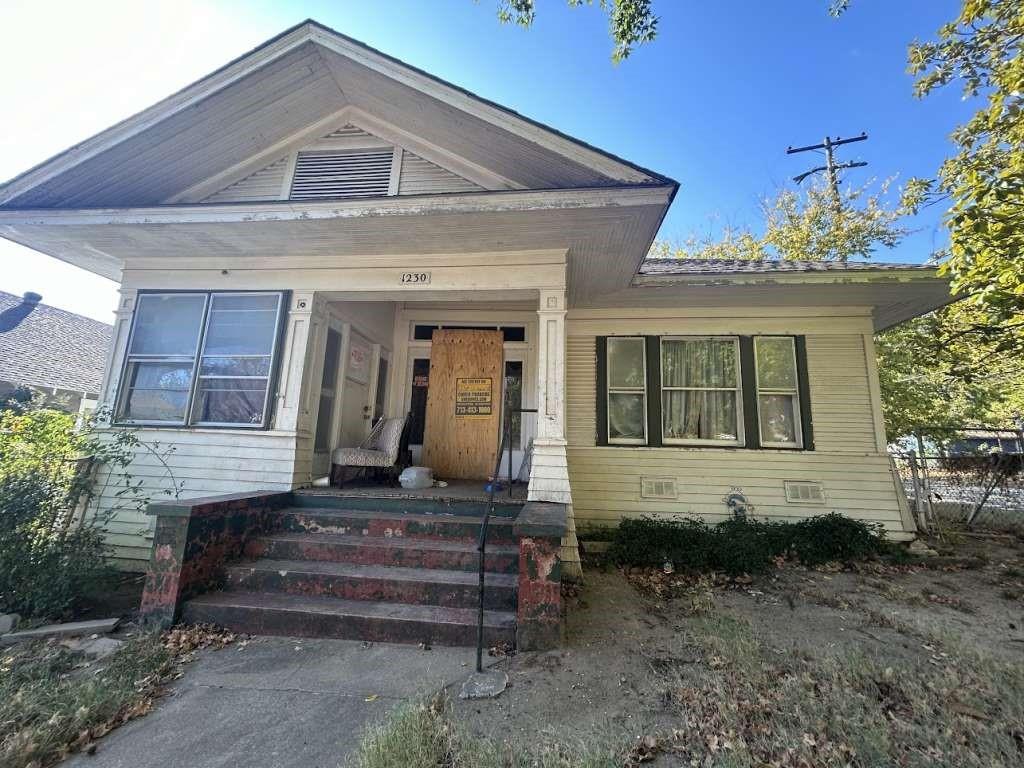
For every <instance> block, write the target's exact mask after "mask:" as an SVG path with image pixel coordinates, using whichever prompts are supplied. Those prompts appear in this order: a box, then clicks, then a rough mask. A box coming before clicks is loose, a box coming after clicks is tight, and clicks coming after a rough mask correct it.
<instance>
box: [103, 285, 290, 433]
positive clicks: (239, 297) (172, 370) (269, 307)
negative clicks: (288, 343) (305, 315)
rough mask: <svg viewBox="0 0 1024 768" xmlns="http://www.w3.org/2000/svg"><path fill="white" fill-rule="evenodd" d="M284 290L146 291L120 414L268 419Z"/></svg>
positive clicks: (252, 422)
mask: <svg viewBox="0 0 1024 768" xmlns="http://www.w3.org/2000/svg"><path fill="white" fill-rule="evenodd" d="M283 305H284V296H283V294H282V293H279V292H275V293H198V292H196V293H164V294H161V293H142V294H140V295H139V299H138V304H137V307H136V311H135V322H134V325H133V327H132V334H131V339H130V341H129V345H128V354H127V361H126V365H125V375H124V379H123V381H124V383H123V385H122V388H121V398H120V402H119V407H118V419H119V420H120V421H124V422H131V423H138V424H160V425H169V426H184V425H197V426H240V427H264V426H266V424H267V421H268V418H267V417H268V409H269V400H270V379H271V374H272V372H273V370H274V364H275V357H276V352H277V337H278V329H279V327H280V320H281V316H282V311H283Z"/></svg>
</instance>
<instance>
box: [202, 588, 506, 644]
mask: <svg viewBox="0 0 1024 768" xmlns="http://www.w3.org/2000/svg"><path fill="white" fill-rule="evenodd" d="M183 619H184V620H185V621H186V622H192V623H212V624H217V625H219V626H222V627H227V628H228V629H232V630H235V631H236V632H248V633H252V634H263V635H283V636H287V637H336V638H348V639H357V640H371V641H376V642H408V643H420V642H427V643H433V644H437V645H473V644H475V643H476V619H477V614H476V611H475V610H473V609H471V608H445V607H441V606H437V605H408V604H405V603H382V602H369V601H364V600H344V599H340V598H336V597H322V596H317V597H311V596H305V595H289V594H282V593H256V592H238V591H230V592H214V593H210V594H206V595H200V596H199V597H196V598H194V599H192V600H189V601H188V602H187V603H186V604H185V607H184V615H183ZM515 625H516V622H515V613H514V612H512V611H484V642H485V643H487V644H488V645H496V644H498V643H509V644H511V643H514V642H515Z"/></svg>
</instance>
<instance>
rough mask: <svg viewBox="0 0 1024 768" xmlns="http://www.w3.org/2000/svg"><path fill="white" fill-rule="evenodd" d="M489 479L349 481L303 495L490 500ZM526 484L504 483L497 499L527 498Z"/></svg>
mask: <svg viewBox="0 0 1024 768" xmlns="http://www.w3.org/2000/svg"><path fill="white" fill-rule="evenodd" d="M485 485H486V482H485V481H483V480H476V481H474V480H452V481H449V482H448V485H447V486H446V487H444V488H438V487H433V488H421V489H418V490H417V489H410V488H402V487H401V486H398V485H396V486H390V485H383V484H380V483H372V482H363V481H359V480H354V481H352V482H350V483H345V487H344V488H313V487H306V488H303V489H302V493H303V495H307V496H310V495H322V496H330V497H335V498H346V497H347V498H368V499H432V500H437V501H487V491H486V490H484V486H485ZM526 491H527V486H526V483H515V484H513V486H512V495H511V496H509V489H508V487H507V486H506V485H504V484H502V488H501V490H500V491H498V492H497V493H495V494H494V500H495V501H497V502H503V501H504V502H507V501H509V500H510V499H511V500H512V501H526Z"/></svg>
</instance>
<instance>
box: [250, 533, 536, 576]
mask: <svg viewBox="0 0 1024 768" xmlns="http://www.w3.org/2000/svg"><path fill="white" fill-rule="evenodd" d="M492 539H493V537H492V536H488V544H487V558H486V561H485V564H486V566H485V567H486V570H487V571H489V572H491V573H510V574H514V573H518V571H519V547H518V546H516V545H515V544H494V543H491V540H492ZM247 552H248V554H249V555H250V556H251V557H254V558H259V557H266V558H270V559H273V560H315V561H322V562H332V563H356V564H358V565H395V566H402V567H405V568H441V569H444V570H452V571H473V572H476V570H477V567H478V565H477V557H478V556H477V551H476V543H475V541H473V542H465V541H443V540H438V539H412V538H409V539H407V538H404V537H395V536H390V537H385V536H354V535H343V534H333V533H275V534H271V535H269V536H262V537H260V538H258V539H255V540H253V541H251V542H249V544H248V546H247Z"/></svg>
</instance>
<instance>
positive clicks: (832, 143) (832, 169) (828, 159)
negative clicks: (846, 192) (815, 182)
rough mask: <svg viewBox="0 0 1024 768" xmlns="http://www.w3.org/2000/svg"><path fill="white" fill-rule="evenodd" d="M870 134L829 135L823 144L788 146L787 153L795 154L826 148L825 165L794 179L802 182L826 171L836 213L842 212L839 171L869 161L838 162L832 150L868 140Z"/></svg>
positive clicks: (860, 165)
mask: <svg viewBox="0 0 1024 768" xmlns="http://www.w3.org/2000/svg"><path fill="white" fill-rule="evenodd" d="M867 138H868V135H867V134H866V133H862V134H861V135H860V136H854V137H853V138H849V139H843V138H840V137H839V136H836V137H835V139H831V138H829V137H828V136H826V137H825V140H824V141H823V142H822V143H821V144H811V145H810V146H807V147H786V154H787V155H795V154H797V153H798V152H810V151H811V150H812V149H824V150H825V165H819V166H818V167H817V168H811V170H809V171H805V172H804V173H801V174H800V175H799V176H794V177H793V181H795V182H796V183H797V184H799V183H800V182H802V181H803V180H804V179H806V178H807V177H808V176H810V175H811V174H814V173H820V172H821V171H825V173H826V174H827V175H828V185H829V188H830V189H831V190H832V203H833V205H834V206H835V210H836V215H837V216H838V215H839V214H841V213H842V198H841V197H840V196H839V175H838V173H837V171H841V170H843V169H845V168H860V167H862V166H865V165H867V163H837V162H836V161H835V158H834V157H833V155H832V151H833V150H834V149H835V148H836V147H841V146H842V145H843V144H852V143H853V142H855V141H866V140H867Z"/></svg>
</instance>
